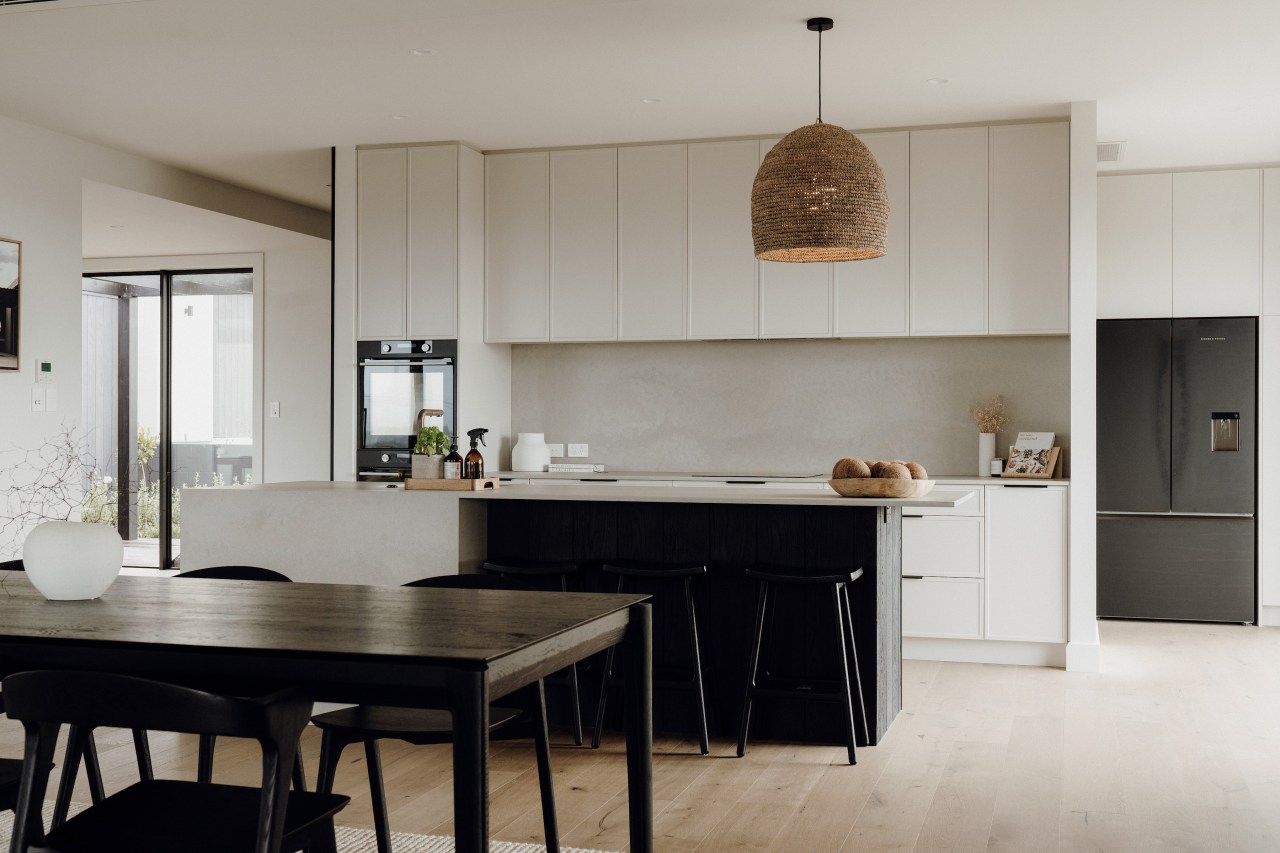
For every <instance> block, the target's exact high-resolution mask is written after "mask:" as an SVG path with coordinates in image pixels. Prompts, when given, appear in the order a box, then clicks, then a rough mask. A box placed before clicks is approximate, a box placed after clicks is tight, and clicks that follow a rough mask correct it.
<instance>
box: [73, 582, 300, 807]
mask: <svg viewBox="0 0 1280 853" xmlns="http://www.w3.org/2000/svg"><path fill="white" fill-rule="evenodd" d="M175 577H178V578H213V579H215V580H247V581H272V582H277V583H279V582H284V583H288V582H289V577H288V576H287V575H283V574H281V573H280V572H277V571H274V570H272V569H264V568H262V567H260V566H211V567H209V568H206V569H192V570H191V571H189V572H183V573H182V574H179V575H175ZM189 686H192V687H197V688H201V689H204V690H207V691H208V692H212V693H218V694H221V695H225V696H252V695H255V694H260V693H267V692H271V691H272V690H274V689H277V686H275V685H263V684H260V683H257V682H254V683H244V682H225V681H224V682H219V683H217V684H194V685H189ZM76 733H77V732H76V729H75V726H72V727H71V729H70V731H69V736H68V739H67V754H66V758H65V759H64V760H63V768H62V775H61V777H60V779H59V780H58V793H57V796H56V798H55V800H54V807H53V826H55V827H58V826H61V825H62V824H63V823H65V822H66V820H67V816H68V815H69V814H70V813H71V796H72V792H73V790H74V788H75V782H76V776H77V775H78V774H79V772H80V762H81V761H82V760H83V762H84V765H85V771H86V774H85V775H86V776H87V777H88V780H89V792H90V793H89V795H90V800H91V801H92V802H94V803H99V802H102V800H103V799H104V798H105V796H106V792H105V790H104V788H103V784H102V771H101V769H100V768H99V765H98V754H97V749H96V748H95V747H94V743H93V738H92V737H89V738H88V739H86V740H84V741H83V745H82V746H81V745H80V744H81V740H80V739H78V738H77V737H76ZM133 741H134V744H135V745H136V747H137V750H138V774H139V778H141V779H143V780H149V779H152V778H154V776H153V773H152V770H151V753H150V743H149V741H148V739H147V733H146V731H145V730H140V729H135V730H134V732H133ZM216 742H217V736H216V735H215V734H213V733H208V732H206V733H203V734H201V735H200V747H199V753H198V758H197V764H196V781H198V782H212V781H213V750H214V746H215V744H216ZM293 785H294V787H295V788H296V789H297V790H299V791H305V790H306V789H307V776H306V771H305V768H304V767H303V764H302V753H301V751H298V752H296V753H295V756H294V760H293Z"/></svg>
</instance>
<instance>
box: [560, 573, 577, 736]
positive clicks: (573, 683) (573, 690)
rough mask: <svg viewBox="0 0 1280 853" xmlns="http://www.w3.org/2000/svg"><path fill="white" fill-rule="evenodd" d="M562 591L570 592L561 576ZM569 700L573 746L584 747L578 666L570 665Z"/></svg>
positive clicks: (567, 582)
mask: <svg viewBox="0 0 1280 853" xmlns="http://www.w3.org/2000/svg"><path fill="white" fill-rule="evenodd" d="M560 591H561V592H568V591H569V579H568V578H567V577H565V576H564V575H561V576H560ZM569 700H570V701H571V702H573V744H574V746H582V701H581V700H580V699H579V698H578V664H577V662H576V661H575V662H574V663H572V664H570V665H569Z"/></svg>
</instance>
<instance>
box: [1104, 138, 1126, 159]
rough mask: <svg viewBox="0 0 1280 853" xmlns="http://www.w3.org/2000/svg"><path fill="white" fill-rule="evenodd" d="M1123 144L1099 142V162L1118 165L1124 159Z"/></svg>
mask: <svg viewBox="0 0 1280 853" xmlns="http://www.w3.org/2000/svg"><path fill="white" fill-rule="evenodd" d="M1124 146H1125V143H1123V142H1099V143H1098V162H1099V163H1117V162H1119V161H1120V160H1123V159H1124Z"/></svg>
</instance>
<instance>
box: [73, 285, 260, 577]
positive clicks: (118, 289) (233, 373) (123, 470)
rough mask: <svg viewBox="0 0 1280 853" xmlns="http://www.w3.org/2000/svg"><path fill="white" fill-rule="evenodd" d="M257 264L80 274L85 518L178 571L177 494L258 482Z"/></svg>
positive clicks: (143, 561)
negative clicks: (87, 467) (90, 468)
mask: <svg viewBox="0 0 1280 853" xmlns="http://www.w3.org/2000/svg"><path fill="white" fill-rule="evenodd" d="M253 287H254V277H253V272H252V270H247V269H228V270H199V271H183V272H170V271H159V272H146V273H128V274H120V273H110V274H96V275H87V276H85V278H84V286H83V292H84V297H83V306H84V311H83V330H84V347H83V351H84V356H83V358H84V365H83V367H84V374H83V375H84V394H83V400H84V414H83V417H84V424H85V433H86V435H85V438H86V443H87V448H88V455H89V456H90V457H91V458H92V460H93V464H94V473H93V474H92V476H91V479H90V482H89V483H87V484H86V500H85V508H84V518H85V520H86V521H93V522H97V523H102V524H110V525H112V526H114V527H116V528H117V529H118V530H119V532H120V535H121V537H122V538H123V539H124V540H125V543H126V545H125V564H126V565H130V566H139V567H149V568H161V569H167V568H174V567H176V566H177V565H178V562H179V558H180V554H181V537H182V489H184V488H201V487H209V486H222V485H226V486H231V485H242V484H247V483H251V482H254V480H255V479H257V472H256V471H255V470H254V459H255V458H256V456H257V454H256V453H255V446H254V429H253V425H254V424H255V423H256V411H255V408H256V407H255V397H254V392H253V388H254V375H255V374H254V364H253V357H254V356H253V353H254V348H253V326H254V324H253V304H254V300H253Z"/></svg>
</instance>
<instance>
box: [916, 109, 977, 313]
mask: <svg viewBox="0 0 1280 853" xmlns="http://www.w3.org/2000/svg"><path fill="white" fill-rule="evenodd" d="M986 331H987V128H985V127H964V128H957V129H951V130H924V131H916V132H913V133H912V134H911V334H913V335H982V334H986Z"/></svg>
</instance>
